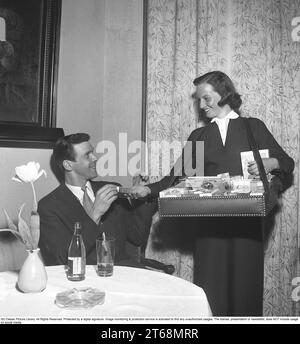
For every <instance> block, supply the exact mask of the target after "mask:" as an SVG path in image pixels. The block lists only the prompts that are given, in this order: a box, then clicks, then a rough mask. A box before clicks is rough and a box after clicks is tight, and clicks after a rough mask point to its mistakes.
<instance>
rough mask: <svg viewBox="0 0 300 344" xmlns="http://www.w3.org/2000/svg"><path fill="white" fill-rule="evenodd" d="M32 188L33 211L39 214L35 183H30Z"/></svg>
mask: <svg viewBox="0 0 300 344" xmlns="http://www.w3.org/2000/svg"><path fill="white" fill-rule="evenodd" d="M30 184H31V187H32V192H33V211H34V212H35V213H37V200H36V193H35V189H34V185H33V182H30Z"/></svg>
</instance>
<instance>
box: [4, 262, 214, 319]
mask: <svg viewBox="0 0 300 344" xmlns="http://www.w3.org/2000/svg"><path fill="white" fill-rule="evenodd" d="M46 270H47V274H48V282H47V287H46V289H45V290H44V291H43V292H40V293H28V294H26V293H22V292H20V291H18V290H17V289H16V282H17V278H18V273H17V272H13V271H11V272H2V273H0V317H9V316H10V317H26V318H28V317H35V318H43V317H46V318H48V319H49V317H64V318H67V317H72V318H74V317H98V318H108V317H111V318H116V317H117V318H122V317H131V318H132V317H135V318H137V317H143V318H147V317H155V318H157V317H172V318H174V317H193V318H195V317H197V318H198V317H201V318H203V317H207V316H211V311H210V307H209V304H208V301H207V298H206V295H205V293H204V291H203V290H202V289H201V288H199V287H198V286H196V285H194V284H193V283H190V282H188V281H185V280H183V279H181V278H178V277H174V276H170V275H167V274H164V273H161V272H157V271H151V270H146V269H137V268H132V267H125V266H115V267H114V273H113V276H111V277H99V276H98V275H97V273H96V270H95V267H94V266H87V267H86V278H85V280H83V281H80V282H71V281H69V280H68V279H67V278H66V274H65V270H64V266H52V267H47V268H46ZM74 287H92V288H97V289H99V290H101V291H104V292H105V302H104V304H102V305H96V306H95V307H93V308H89V309H72V310H71V309H64V308H59V307H58V306H57V305H56V304H55V302H54V301H55V297H56V294H57V293H59V292H62V291H65V290H67V289H70V288H74Z"/></svg>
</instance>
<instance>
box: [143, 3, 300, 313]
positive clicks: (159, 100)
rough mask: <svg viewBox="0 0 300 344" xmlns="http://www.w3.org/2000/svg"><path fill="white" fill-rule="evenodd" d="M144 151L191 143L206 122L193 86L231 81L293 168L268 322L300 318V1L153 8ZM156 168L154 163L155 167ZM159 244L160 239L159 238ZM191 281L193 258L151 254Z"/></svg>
mask: <svg viewBox="0 0 300 344" xmlns="http://www.w3.org/2000/svg"><path fill="white" fill-rule="evenodd" d="M147 4H148V18H147V20H148V71H147V143H148V145H150V143H151V141H153V140H156V141H161V140H166V141H169V142H171V141H173V140H181V141H184V140H186V139H187V137H188V135H189V133H190V132H191V131H192V130H193V129H195V128H196V127H197V126H201V125H202V124H201V121H200V122H199V119H198V118H197V115H195V111H194V106H193V98H192V94H193V91H194V88H193V85H192V81H193V79H194V78H195V77H197V76H199V75H201V74H203V73H206V72H208V71H211V70H222V71H224V72H225V73H227V74H228V75H229V76H230V77H231V78H232V80H233V81H234V83H235V85H236V86H237V89H238V91H239V93H240V94H241V95H242V99H243V107H242V113H243V115H244V116H252V117H257V118H260V119H261V120H263V121H264V122H265V123H266V125H267V127H268V128H269V129H270V131H271V132H272V133H273V135H274V137H275V138H276V140H277V141H278V142H279V144H280V145H281V146H282V147H283V148H284V149H285V150H286V151H287V152H288V154H289V155H291V156H292V157H293V159H294V160H295V163H296V167H295V172H294V184H293V186H292V187H291V188H290V189H288V190H287V191H286V192H285V194H284V195H283V198H282V204H281V209H280V212H279V213H278V214H277V215H276V218H275V224H274V226H273V228H272V231H271V233H270V235H269V236H268V238H267V239H268V240H267V243H266V249H265V292H264V315H265V316H279V315H280V316H291V315H299V314H300V313H299V309H300V307H299V305H298V304H297V303H296V302H295V301H293V300H292V297H291V295H292V289H293V288H294V287H293V285H292V280H293V278H295V277H297V276H300V270H299V257H298V253H299V243H300V241H299V238H300V230H299V223H298V214H299V129H300V123H299V109H300V42H297V41H294V40H293V39H292V35H291V33H292V29H293V26H292V20H293V18H295V17H299V16H300V1H299V0H265V1H261V0H148V1H147ZM150 163H151V164H155V161H150ZM154 239H155V238H154ZM146 253H147V254H148V256H152V257H155V258H156V259H160V260H161V261H164V262H166V263H173V264H174V265H175V266H176V274H177V275H178V276H180V277H182V278H185V279H188V280H192V277H193V276H192V275H193V268H192V266H193V261H192V254H191V253H188V252H187V253H186V252H184V253H182V252H180V251H178V250H170V249H155V245H151V244H150V245H149V247H148V248H147V252H146Z"/></svg>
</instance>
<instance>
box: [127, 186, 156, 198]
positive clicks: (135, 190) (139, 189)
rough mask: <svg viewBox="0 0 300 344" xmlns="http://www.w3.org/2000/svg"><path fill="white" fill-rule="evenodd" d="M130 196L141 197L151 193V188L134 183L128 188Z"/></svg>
mask: <svg viewBox="0 0 300 344" xmlns="http://www.w3.org/2000/svg"><path fill="white" fill-rule="evenodd" d="M129 190H130V194H129V195H130V197H132V198H143V197H147V196H148V195H150V194H151V190H150V189H149V188H148V186H145V185H135V186H133V187H131V188H130V189H129Z"/></svg>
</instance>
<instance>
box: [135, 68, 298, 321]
mask: <svg viewBox="0 0 300 344" xmlns="http://www.w3.org/2000/svg"><path fill="white" fill-rule="evenodd" d="M194 85H195V86H196V95H197V97H198V99H199V104H200V107H201V109H202V110H204V111H205V113H206V116H207V117H208V119H210V123H209V124H208V125H206V126H205V127H202V128H198V129H196V130H194V131H193V132H192V133H191V135H190V136H189V138H188V141H192V142H195V141H204V174H205V176H216V175H217V174H220V173H226V172H228V173H229V174H230V176H236V175H243V172H242V164H241V157H240V152H243V151H249V150H251V148H250V146H249V142H248V137H247V131H246V128H245V125H244V120H243V118H241V117H240V111H239V108H240V106H241V104H242V100H241V97H240V95H239V94H238V93H237V92H236V89H235V87H234V85H233V82H232V81H231V79H230V78H229V77H228V76H227V75H226V74H224V73H223V72H220V71H213V72H209V73H207V74H204V75H202V76H200V77H198V78H196V79H195V80H194ZM249 124H250V127H251V130H252V132H253V135H254V138H255V140H256V143H257V146H258V149H268V150H269V156H270V157H269V158H267V159H262V161H263V165H264V168H265V170H266V173H271V174H276V175H278V176H279V177H280V178H281V180H282V182H283V183H284V182H285V181H286V180H287V179H288V178H289V176H290V174H291V173H292V172H293V169H294V161H293V159H292V158H290V157H289V156H288V155H287V154H286V153H285V152H284V150H283V149H282V148H281V147H280V145H279V144H278V143H277V142H276V140H275V139H274V137H273V136H272V134H271V133H270V132H269V130H268V129H267V127H266V126H265V124H264V123H263V122H262V121H261V120H259V119H257V118H250V119H249ZM248 172H249V173H250V174H251V175H253V176H258V175H259V172H258V167H257V165H256V162H255V161H253V162H251V163H249V165H248ZM177 180H178V177H177V178H176V177H175V176H174V172H173V169H172V171H171V173H170V176H166V177H164V178H163V179H162V180H161V181H159V182H157V183H153V184H149V185H147V186H136V187H134V188H132V192H134V193H136V195H137V196H138V197H145V196H147V195H150V194H151V195H158V194H159V192H160V191H161V190H164V189H166V188H167V187H170V186H171V185H174V184H176V182H177ZM187 221H188V219H187ZM262 221H263V220H262V218H260V217H219V218H218V217H215V218H213V217H207V218H205V217H204V218H203V217H201V218H198V219H197V220H196V221H195V222H196V226H195V227H196V228H195V234H194V235H195V240H194V242H195V246H194V283H195V284H197V285H199V286H200V287H202V288H203V289H204V290H205V292H206V294H207V297H208V300H209V303H210V305H211V308H212V313H213V315H215V316H261V315H262V308H263V282H264V252H263V223H262ZM182 230H184V228H182Z"/></svg>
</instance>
